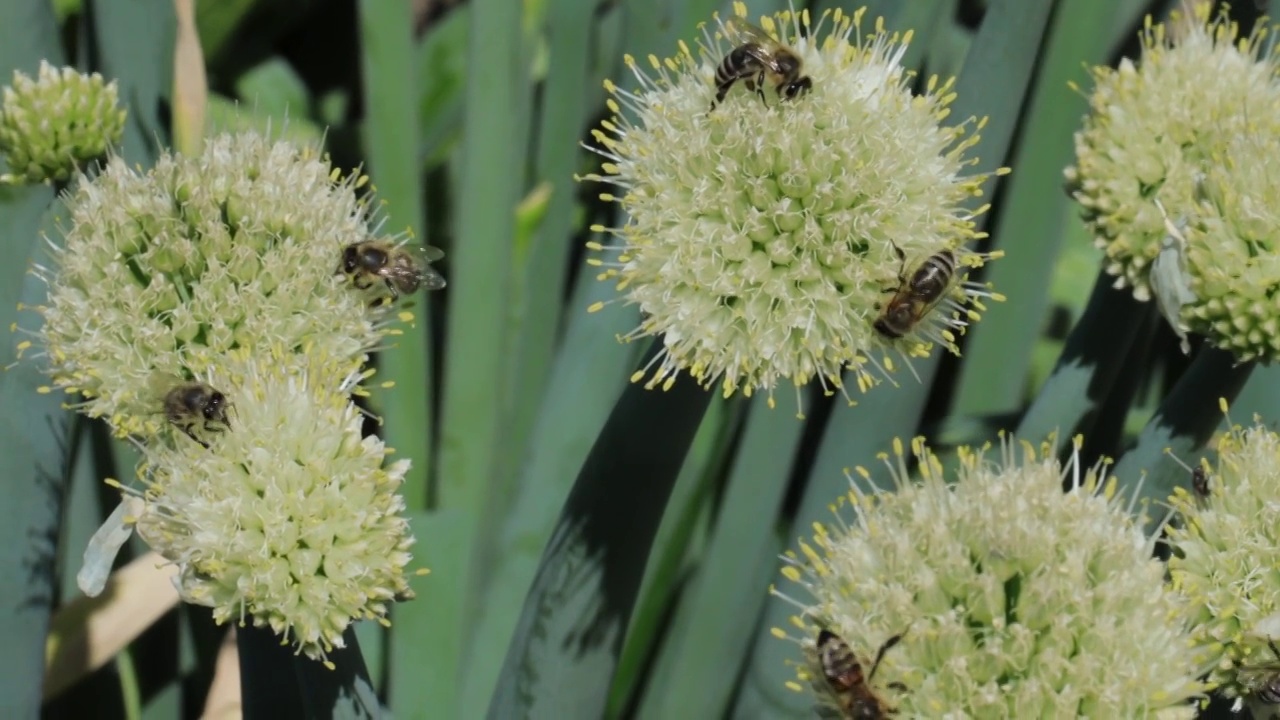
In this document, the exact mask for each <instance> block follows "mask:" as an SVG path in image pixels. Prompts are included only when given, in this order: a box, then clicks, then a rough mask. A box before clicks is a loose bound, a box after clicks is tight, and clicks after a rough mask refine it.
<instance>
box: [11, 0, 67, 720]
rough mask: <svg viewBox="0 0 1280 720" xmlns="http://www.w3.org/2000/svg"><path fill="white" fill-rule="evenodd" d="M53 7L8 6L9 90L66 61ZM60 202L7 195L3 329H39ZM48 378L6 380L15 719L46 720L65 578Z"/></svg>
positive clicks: (33, 194)
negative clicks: (43, 711) (46, 686)
mask: <svg viewBox="0 0 1280 720" xmlns="http://www.w3.org/2000/svg"><path fill="white" fill-rule="evenodd" d="M57 39H58V34H57V27H56V26H55V23H54V16H53V7H52V6H51V5H50V4H49V3H48V2H46V1H45V0H11V1H9V2H3V3H0V81H2V82H4V83H6V84H7V83H8V82H9V81H10V79H11V78H12V77H13V71H14V70H22V71H23V72H24V73H26V74H28V75H34V74H35V72H36V69H37V67H38V66H39V64H40V60H41V59H42V58H44V59H47V60H49V61H50V62H52V63H57V64H61V63H62V62H63V58H62V51H61V49H60V48H59V46H58V42H57ZM52 199H53V192H52V191H51V190H50V189H49V188H47V187H33V188H18V189H8V190H0V249H2V250H3V251H4V254H5V256H6V257H9V258H12V259H14V260H16V261H11V262H8V263H5V264H4V267H3V268H2V269H0V323H3V325H4V327H10V326H11V324H12V323H14V322H19V321H21V325H22V326H23V327H26V328H30V327H32V321H33V319H34V318H33V315H32V314H31V313H30V312H21V313H20V312H18V311H17V309H16V308H17V307H18V303H19V301H23V302H26V303H28V304H32V305H35V304H39V303H40V302H42V301H43V300H44V297H45V292H44V290H45V288H44V285H43V283H41V282H39V281H38V280H36V279H35V278H34V277H31V276H29V275H27V274H26V269H27V263H26V262H25V260H24V259H25V258H30V257H32V254H33V253H32V250H33V248H35V247H37V245H38V243H39V233H40V227H41V219H42V216H43V214H44V212H45V209H46V208H48V207H49V203H50V202H51V201H52ZM26 340H28V338H26V337H22V336H17V335H9V336H8V337H7V338H6V339H5V341H4V343H3V344H2V345H0V366H2V365H8V364H9V363H12V362H14V360H15V355H16V353H17V344H18V343H20V342H24V341H26ZM43 384H44V382H43V378H42V377H41V375H40V371H39V369H38V368H37V367H35V363H34V362H32V361H30V360H28V361H23V362H22V364H20V365H18V366H16V367H13V368H11V369H9V370H8V371H5V372H0V457H2V458H4V459H5V467H6V469H7V472H6V473H5V482H4V494H5V502H4V503H3V507H0V539H2V541H0V603H2V605H3V607H2V608H0V636H3V637H4V638H5V641H4V643H3V649H2V650H0V653H2V654H0V667H4V668H5V670H6V671H5V672H4V673H3V674H2V675H0V696H2V697H3V698H4V700H3V701H0V707H2V708H3V709H4V712H3V714H4V715H5V716H8V717H15V718H28V717H36V716H37V715H38V713H39V712H40V699H41V698H40V696H41V690H40V686H41V675H42V674H43V671H44V662H43V659H44V645H45V633H46V630H47V628H48V625H49V613H50V609H51V608H50V606H51V604H52V602H53V596H54V588H55V585H56V583H57V574H56V572H55V571H54V567H53V562H54V557H55V548H54V543H55V542H56V539H57V537H58V522H59V516H60V513H61V506H62V498H63V495H64V488H66V480H65V478H66V475H67V473H68V472H69V471H70V468H69V467H67V462H68V448H67V447H65V446H64V445H63V444H62V442H61V439H63V438H65V437H66V421H67V416H66V413H65V412H64V411H63V410H61V408H60V407H59V406H60V403H61V401H62V398H60V397H58V396H56V395H53V394H39V393H37V391H36V388H37V387H38V386H41V385H43Z"/></svg>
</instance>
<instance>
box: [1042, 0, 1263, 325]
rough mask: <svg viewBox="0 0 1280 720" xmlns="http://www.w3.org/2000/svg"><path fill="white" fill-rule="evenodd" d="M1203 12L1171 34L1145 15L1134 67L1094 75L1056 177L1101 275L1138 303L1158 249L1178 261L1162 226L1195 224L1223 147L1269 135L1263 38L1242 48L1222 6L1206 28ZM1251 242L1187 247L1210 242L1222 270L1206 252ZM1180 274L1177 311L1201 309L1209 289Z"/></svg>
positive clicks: (1231, 182)
mask: <svg viewBox="0 0 1280 720" xmlns="http://www.w3.org/2000/svg"><path fill="white" fill-rule="evenodd" d="M1211 6H1212V3H1208V2H1198V3H1196V4H1195V5H1194V6H1193V13H1192V14H1191V15H1190V16H1181V15H1178V16H1176V17H1175V19H1174V21H1173V22H1174V23H1176V25H1174V27H1173V29H1172V30H1167V29H1166V27H1165V26H1164V25H1160V24H1153V23H1152V21H1151V18H1150V17H1148V18H1147V22H1146V26H1145V29H1144V31H1143V33H1142V57H1141V59H1140V61H1139V62H1138V63H1137V64H1136V65H1135V64H1134V63H1133V62H1130V61H1129V60H1128V59H1125V60H1123V61H1122V62H1121V63H1120V66H1119V68H1117V69H1111V68H1107V67H1098V68H1094V69H1093V71H1092V75H1093V80H1094V89H1093V91H1092V94H1091V95H1090V96H1089V105H1090V113H1089V115H1088V117H1087V118H1086V119H1085V121H1084V127H1083V128H1082V129H1081V130H1080V131H1079V132H1078V133H1076V137H1075V148H1076V161H1075V164H1074V165H1073V166H1072V167H1069V168H1067V170H1066V173H1065V174H1066V179H1067V184H1068V188H1069V190H1070V192H1071V194H1072V196H1073V197H1074V198H1075V199H1076V201H1077V202H1079V204H1080V206H1081V208H1082V211H1083V214H1084V218H1085V221H1086V223H1087V224H1088V226H1089V228H1090V231H1091V232H1092V233H1093V236H1094V243H1095V244H1096V245H1097V246H1098V247H1099V248H1101V249H1103V250H1104V251H1105V253H1106V269H1107V272H1108V273H1110V274H1111V275H1114V276H1116V281H1115V284H1116V287H1131V288H1132V290H1133V295H1134V297H1136V298H1137V299H1139V300H1148V299H1150V298H1151V297H1152V294H1153V284H1155V283H1154V282H1153V279H1152V274H1153V273H1154V272H1155V269H1154V268H1153V264H1154V263H1155V262H1156V260H1157V258H1158V257H1159V256H1160V254H1161V252H1162V251H1165V252H1166V254H1168V255H1169V256H1170V259H1171V260H1179V261H1180V262H1185V261H1186V258H1179V257H1178V256H1179V255H1182V253H1183V250H1182V248H1181V247H1180V245H1181V244H1182V242H1183V240H1182V239H1181V238H1178V237H1176V232H1170V226H1171V225H1175V226H1176V225H1181V224H1183V223H1185V221H1186V219H1187V218H1189V217H1194V216H1196V215H1198V214H1200V212H1201V210H1202V207H1203V205H1204V203H1203V202H1202V201H1203V199H1204V196H1205V192H1206V188H1205V186H1204V180H1205V177H1206V175H1209V174H1213V173H1217V172H1219V171H1221V170H1223V168H1221V165H1222V164H1223V163H1224V162H1227V161H1228V160H1227V158H1228V155H1230V154H1231V153H1230V152H1229V149H1230V146H1231V145H1232V143H1234V142H1236V141H1237V140H1238V138H1239V137H1240V136H1241V135H1250V136H1258V135H1274V134H1275V133H1276V132H1278V131H1280V86H1278V85H1277V84H1276V83H1275V81H1274V75H1275V64H1274V61H1273V60H1272V59H1271V56H1270V55H1267V56H1266V57H1262V58H1260V57H1259V55H1260V51H1261V50H1262V49H1263V48H1264V47H1265V46H1264V44H1263V43H1262V42H1261V41H1262V39H1263V37H1264V35H1265V30H1264V29H1259V30H1255V32H1254V33H1253V34H1252V35H1250V36H1248V37H1244V38H1241V37H1240V33H1239V27H1238V26H1237V24H1236V23H1233V22H1230V21H1229V20H1228V19H1227V17H1226V14H1225V12H1226V10H1225V8H1224V9H1223V14H1221V15H1218V16H1216V18H1215V19H1212V20H1211V19H1210V9H1211ZM1234 173H1235V171H1234V170H1229V171H1228V175H1233V174H1234ZM1251 181H1252V178H1251V177H1246V176H1239V177H1224V178H1223V179H1222V180H1221V181H1220V182H1225V184H1226V185H1227V186H1228V187H1227V188H1224V189H1223V191H1225V192H1228V193H1230V192H1239V191H1243V190H1244V188H1246V187H1247V185H1248V183H1249V182H1251ZM1228 222H1229V223H1231V224H1234V223H1237V222H1243V220H1242V219H1236V220H1231V221H1228ZM1256 240H1257V239H1256V238H1253V237H1250V236H1248V235H1245V236H1244V237H1242V238H1229V239H1228V238H1225V237H1215V238H1212V239H1211V238H1207V237H1206V238H1198V239H1191V238H1190V237H1189V238H1187V242H1189V243H1191V244H1192V245H1194V244H1195V243H1196V242H1197V241H1203V242H1206V243H1213V244H1214V245H1215V247H1214V248H1213V252H1214V253H1215V262H1221V260H1220V259H1219V258H1218V257H1217V253H1218V252H1220V251H1219V250H1218V249H1217V248H1216V245H1217V244H1220V243H1221V244H1225V245H1227V246H1229V247H1226V248H1224V249H1223V250H1222V251H1221V252H1228V253H1236V252H1240V250H1238V248H1240V247H1245V246H1247V245H1249V243H1250V242H1251V241H1252V242H1256ZM1207 249H1208V247H1207V246H1206V247H1203V248H1202V251H1207ZM1190 254H1191V255H1192V256H1195V257H1200V256H1199V255H1197V252H1196V251H1195V250H1192V251H1191V253H1190ZM1188 270H1189V272H1190V274H1191V278H1192V280H1191V281H1189V282H1187V283H1184V284H1188V285H1191V288H1190V289H1191V290H1192V291H1194V293H1195V295H1199V296H1201V297H1200V299H1199V300H1198V301H1197V300H1196V298H1195V297H1192V296H1188V297H1187V298H1186V299H1185V300H1183V301H1181V302H1179V303H1177V305H1179V306H1180V305H1182V304H1185V303H1191V302H1200V303H1208V302H1210V300H1208V299H1206V297H1205V296H1204V295H1201V293H1203V292H1210V293H1211V291H1212V288H1209V287H1205V280H1204V278H1201V277H1199V274H1200V272H1201V271H1202V270H1203V268H1202V267H1200V266H1198V265H1197V263H1196V262H1195V261H1192V262H1191V263H1190V268H1188ZM1172 274H1173V275H1174V276H1175V277H1176V276H1177V275H1178V273H1172ZM1165 284H1166V285H1169V284H1170V283H1168V282H1166V283H1165ZM1174 284H1178V283H1176V282H1174ZM1213 284H1215V283H1213V282H1209V285H1213ZM1175 289H1177V288H1169V290H1168V291H1169V292H1172V291H1174V290H1175ZM1156 290H1160V288H1156ZM1183 317H1184V318H1185V317H1187V316H1186V313H1185V311H1184V313H1183ZM1206 322H1208V321H1206Z"/></svg>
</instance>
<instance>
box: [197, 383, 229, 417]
mask: <svg viewBox="0 0 1280 720" xmlns="http://www.w3.org/2000/svg"><path fill="white" fill-rule="evenodd" d="M200 414H202V415H204V419H205V420H219V421H223V422H225V421H226V419H227V396H226V395H223V394H222V393H220V392H218V391H217V390H213V391H212V392H210V393H209V397H208V399H207V400H206V401H205V404H204V408H202V409H201V411H200Z"/></svg>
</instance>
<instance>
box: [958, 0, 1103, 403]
mask: <svg viewBox="0 0 1280 720" xmlns="http://www.w3.org/2000/svg"><path fill="white" fill-rule="evenodd" d="M1116 11H1117V6H1116V5H1115V4H1114V3H1084V4H1082V5H1081V6H1079V7H1075V8H1073V9H1072V10H1071V11H1067V10H1066V9H1065V8H1064V9H1063V11H1062V12H1059V13H1057V14H1056V16H1055V21H1054V23H1053V28H1052V31H1051V32H1050V34H1049V37H1048V42H1047V43H1046V49H1045V57H1044V60H1043V62H1042V63H1041V71H1040V73H1039V76H1038V78H1037V80H1038V82H1037V85H1036V90H1035V92H1034V94H1033V97H1032V100H1031V107H1030V110H1029V111H1028V118H1027V121H1026V128H1027V129H1026V134H1025V135H1024V136H1023V138H1022V143H1021V146H1020V149H1019V154H1018V163H1017V168H1016V171H1015V172H1014V173H1013V175H1011V176H1010V178H1009V194H1008V196H1007V197H1006V202H1005V204H1004V207H1006V208H1008V210H1007V211H1005V212H1004V213H1002V214H1001V216H1000V217H999V218H997V219H996V221H995V226H996V227H997V228H998V229H999V232H998V233H997V234H996V237H997V239H998V241H997V244H996V247H998V248H1000V249H1002V250H1004V251H1005V258H1004V259H1003V260H1001V261H1000V262H997V263H992V264H991V268H990V272H989V273H988V274H987V275H986V278H985V279H986V280H989V281H991V282H992V283H994V284H995V286H996V287H998V288H1000V292H1002V293H1004V294H1005V295H1007V296H1008V297H1010V298H1014V299H1015V300H1014V301H1013V302H1006V303H997V304H995V305H994V306H992V307H991V308H990V310H989V311H988V312H987V313H986V315H985V317H983V319H982V322H981V323H979V324H978V325H977V327H975V328H974V329H973V332H972V334H971V335H972V336H971V337H970V338H969V339H968V342H966V343H965V351H964V354H965V360H966V362H965V364H964V366H963V367H962V369H961V373H960V380H959V382H958V383H957V385H958V387H959V395H958V397H957V398H956V401H955V406H954V412H956V413H957V414H960V415H985V414H991V413H1000V412H1011V411H1015V410H1017V409H1018V408H1020V407H1021V405H1022V401H1023V393H1024V392H1025V387H1026V381H1027V375H1028V373H1029V372H1030V361H1031V358H1032V354H1031V348H1032V346H1033V345H1034V344H1035V343H1036V342H1037V340H1038V339H1039V336H1040V332H1041V328H1042V326H1043V325H1044V318H1045V315H1046V313H1047V311H1048V309H1049V300H1050V298H1049V294H1048V293H1047V292H1045V288H1048V287H1049V283H1050V275H1051V274H1052V272H1053V269H1054V267H1055V262H1054V261H1055V260H1056V259H1057V256H1058V250H1059V247H1060V245H1061V241H1062V236H1063V225H1064V223H1063V222H1062V219H1063V217H1064V215H1065V213H1068V212H1076V210H1075V207H1074V204H1071V203H1070V200H1069V198H1067V196H1066V194H1065V193H1064V192H1062V168H1064V167H1066V165H1067V164H1068V163H1070V162H1071V158H1072V155H1073V152H1072V151H1073V146H1072V135H1073V134H1074V133H1075V131H1076V128H1077V126H1078V125H1079V123H1080V117H1081V116H1082V115H1083V114H1084V113H1085V111H1086V110H1087V105H1086V103H1085V99H1084V98H1083V97H1082V96H1081V95H1080V94H1079V93H1075V92H1072V91H1070V90H1069V89H1068V88H1067V82H1068V81H1070V80H1073V79H1077V78H1080V77H1081V76H1082V75H1083V74H1084V69H1083V68H1082V67H1081V63H1091V64H1092V63H1097V62H1101V61H1102V60H1104V58H1105V53H1106V52H1107V50H1108V49H1109V47H1108V40H1109V38H1107V37H1106V35H1105V34H1104V33H1098V32H1093V30H1094V29H1095V28H1099V27H1108V26H1109V25H1111V24H1112V23H1115V22H1116V21H1117V20H1119V21H1121V22H1123V21H1125V20H1126V18H1120V17H1117V16H1116ZM993 367H1000V368H1001V371H1000V372H991V371H990V369H991V368H993Z"/></svg>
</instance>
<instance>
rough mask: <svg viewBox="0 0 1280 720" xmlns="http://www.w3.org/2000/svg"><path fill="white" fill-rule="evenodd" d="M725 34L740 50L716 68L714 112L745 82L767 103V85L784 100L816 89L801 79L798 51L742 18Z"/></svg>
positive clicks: (728, 24) (731, 23)
mask: <svg viewBox="0 0 1280 720" xmlns="http://www.w3.org/2000/svg"><path fill="white" fill-rule="evenodd" d="M724 27H725V31H726V32H727V34H728V35H730V36H731V37H730V40H732V41H733V42H736V43H738V46H737V47H735V48H734V49H733V50H730V51H729V54H728V55H725V56H724V59H723V60H721V61H720V66H719V67H717V68H716V99H715V100H713V101H712V102H711V109H712V110H714V109H715V108H716V105H717V104H718V103H720V102H722V101H723V100H724V96H725V95H726V94H728V92H729V88H731V87H733V84H734V83H735V82H737V81H739V80H745V82H746V85H747V89H748V90H754V91H755V93H756V95H759V96H760V102H764V103H765V104H766V105H768V103H767V102H765V99H764V84H765V81H766V80H768V81H771V82H773V85H774V87H775V88H776V89H777V91H778V95H779V96H781V97H782V99H784V100H791V99H794V98H797V97H799V96H801V95H803V94H805V93H807V92H809V91H810V90H811V89H813V80H811V79H810V78H809V76H807V75H801V74H800V70H801V68H802V67H803V62H802V61H801V60H800V56H799V55H797V54H796V51H795V50H792V49H791V48H789V47H787V46H786V45H783V44H782V43H780V42H778V41H777V40H774V39H773V37H772V36H770V35H769V33H767V32H765V31H764V30H763V29H761V28H759V27H756V26H755V25H752V24H751V23H749V22H747V21H745V20H742V19H740V18H734V19H732V20H729V21H726V22H725V25H724Z"/></svg>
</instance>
